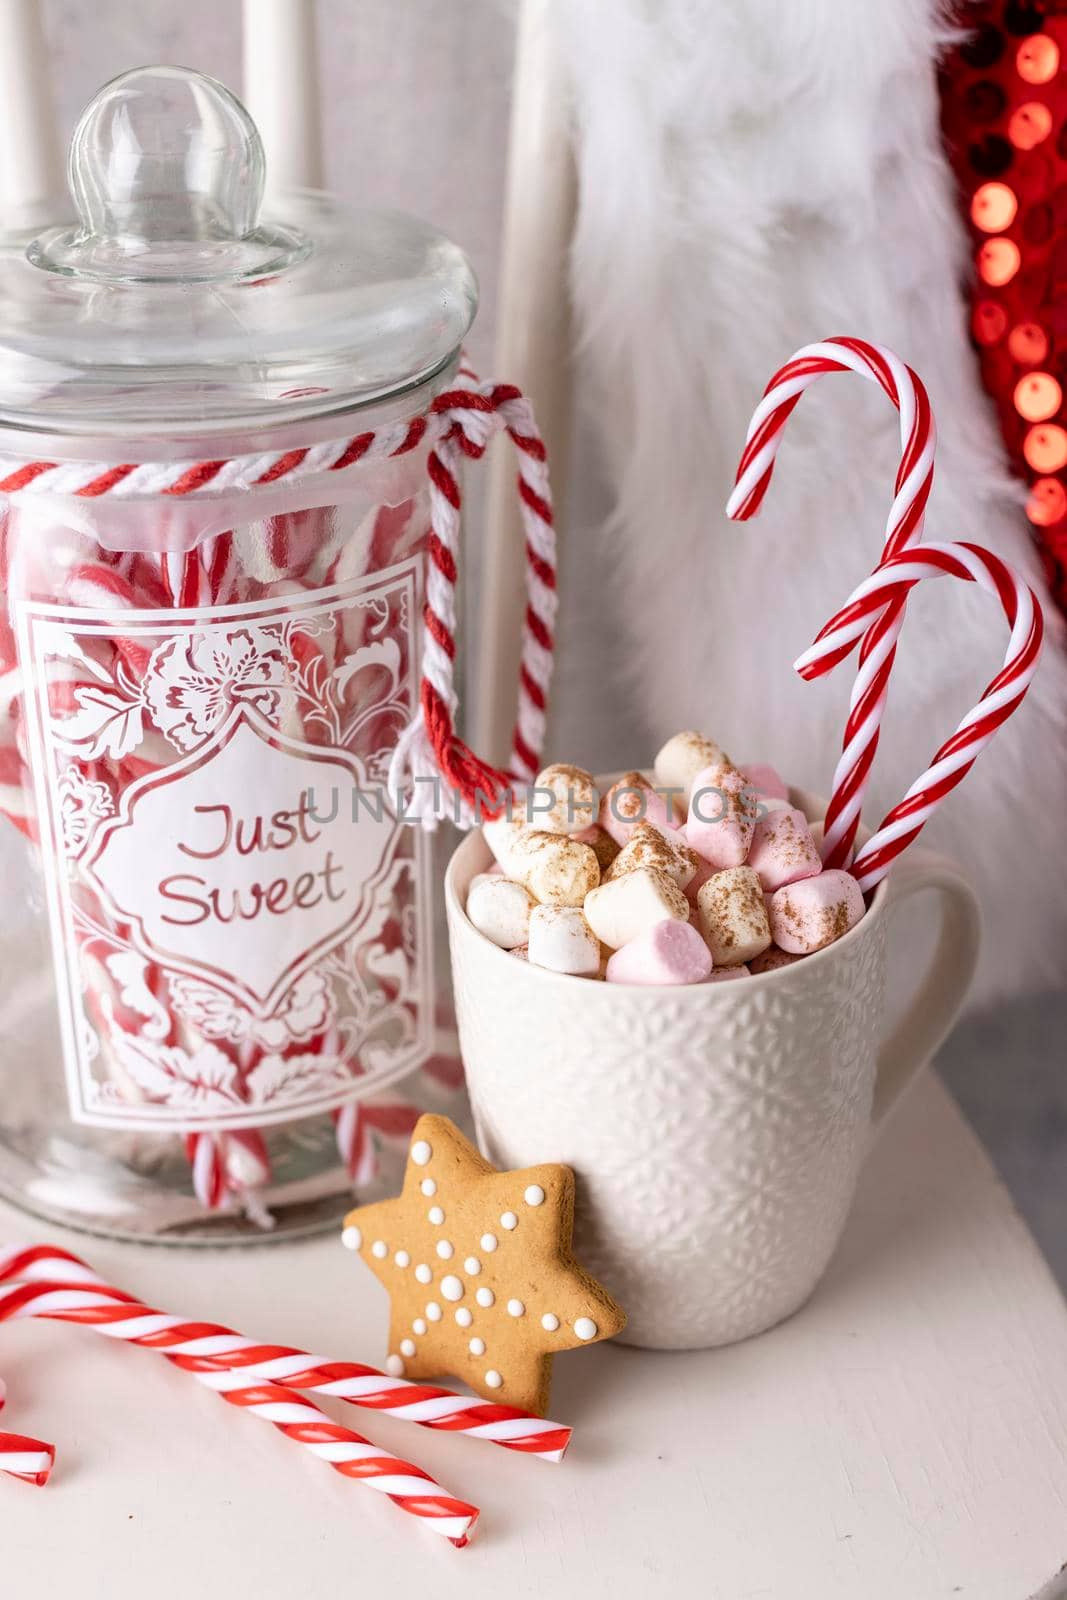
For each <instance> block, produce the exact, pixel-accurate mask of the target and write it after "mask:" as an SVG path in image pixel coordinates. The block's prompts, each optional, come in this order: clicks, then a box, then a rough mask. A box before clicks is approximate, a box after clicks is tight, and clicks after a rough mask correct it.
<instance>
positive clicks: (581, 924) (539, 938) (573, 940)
mask: <svg viewBox="0 0 1067 1600" xmlns="http://www.w3.org/2000/svg"><path fill="white" fill-rule="evenodd" d="M528 954H529V960H530V964H531V966H535V967H547V968H548V969H549V971H550V972H571V973H574V974H575V975H576V976H584V977H589V978H591V977H595V976H596V975H597V973H598V972H599V970H600V945H599V943H598V941H597V937H596V934H595V933H594V932H593V930H592V928H591V927H590V926H589V924H588V922H586V920H585V918H584V917H583V915H582V913H581V912H580V911H579V910H578V908H577V907H576V906H535V907H534V909H533V911H532V912H531V913H530V943H529V946H528Z"/></svg>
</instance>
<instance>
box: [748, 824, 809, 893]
mask: <svg viewBox="0 0 1067 1600" xmlns="http://www.w3.org/2000/svg"><path fill="white" fill-rule="evenodd" d="M748 864H749V866H750V867H751V868H752V869H753V871H754V872H756V873H757V874H758V876H759V881H760V883H761V884H762V885H763V887H764V889H765V890H766V891H767V892H768V893H773V892H774V890H775V889H781V888H782V887H783V886H784V885H785V884H787V883H796V882H797V880H798V879H799V878H813V877H814V876H815V874H816V873H817V872H821V871H822V857H821V856H820V854H819V849H818V846H817V845H816V843H815V840H814V839H813V838H812V836H811V830H810V829H809V827H808V822H807V818H806V817H805V815H804V813H803V811H796V810H794V809H793V808H792V807H789V808H787V809H786V810H784V811H772V812H770V814H769V815H768V816H766V817H763V818H761V819H760V821H759V822H757V823H756V826H755V829H754V830H753V833H752V844H751V845H750V847H749V852H748Z"/></svg>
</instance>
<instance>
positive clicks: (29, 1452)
mask: <svg viewBox="0 0 1067 1600" xmlns="http://www.w3.org/2000/svg"><path fill="white" fill-rule="evenodd" d="M6 1401H7V1385H6V1384H5V1382H4V1380H3V1378H0V1411H2V1410H3V1409H4V1405H5V1403H6ZM55 1459H56V1448H55V1445H52V1444H45V1442H44V1440H43V1439H29V1438H27V1437H26V1435H25V1434H24V1433H4V1431H3V1430H2V1429H0V1472H3V1473H4V1474H6V1476H7V1477H9V1478H21V1479H22V1481H23V1482H24V1483H34V1484H36V1485H37V1487H38V1488H39V1489H41V1488H43V1487H44V1485H45V1484H46V1483H47V1482H48V1479H49V1477H50V1475H51V1472H52V1468H53V1466H54V1465H55Z"/></svg>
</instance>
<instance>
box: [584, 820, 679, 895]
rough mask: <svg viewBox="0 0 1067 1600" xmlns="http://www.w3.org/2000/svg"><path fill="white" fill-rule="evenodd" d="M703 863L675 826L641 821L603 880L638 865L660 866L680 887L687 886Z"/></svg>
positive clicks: (621, 873)
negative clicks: (660, 825) (661, 826)
mask: <svg viewBox="0 0 1067 1600" xmlns="http://www.w3.org/2000/svg"><path fill="white" fill-rule="evenodd" d="M701 866H702V862H701V860H700V857H699V856H698V855H697V854H696V852H695V851H694V850H690V848H689V846H688V845H687V844H686V842H685V839H684V838H683V836H682V834H681V833H680V832H677V831H676V830H675V829H673V828H670V829H667V828H654V827H653V826H652V824H651V822H639V823H638V824H637V827H636V828H635V829H634V831H633V833H631V835H630V837H629V839H628V840H627V841H626V843H625V844H624V845H623V847H622V849H621V850H620V851H619V853H618V855H617V856H616V857H615V860H614V861H613V862H612V863H611V866H610V867H609V868H608V870H607V872H605V874H604V878H603V881H604V882H605V883H610V882H611V881H612V879H613V878H621V877H622V876H623V874H624V873H626V872H634V871H636V869H637V868H638V867H658V869H659V871H660V872H665V873H666V874H667V876H668V878H673V879H674V881H675V883H676V884H677V885H678V887H679V889H684V888H685V887H686V885H687V884H689V883H691V882H692V881H693V879H694V878H695V877H696V875H697V873H698V872H699V871H700V868H701Z"/></svg>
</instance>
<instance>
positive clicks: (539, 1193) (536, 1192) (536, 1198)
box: [522, 1183, 545, 1206]
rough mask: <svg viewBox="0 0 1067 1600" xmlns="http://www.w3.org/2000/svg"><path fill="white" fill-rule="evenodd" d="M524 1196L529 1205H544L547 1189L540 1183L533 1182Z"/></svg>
mask: <svg viewBox="0 0 1067 1600" xmlns="http://www.w3.org/2000/svg"><path fill="white" fill-rule="evenodd" d="M522 1198H523V1199H524V1200H525V1201H526V1204H527V1205H528V1206H539V1205H543V1204H544V1198H545V1191H544V1190H543V1189H542V1187H541V1185H540V1184H539V1183H531V1185H530V1187H529V1188H528V1189H527V1191H526V1193H525V1194H524V1195H523V1197H522Z"/></svg>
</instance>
